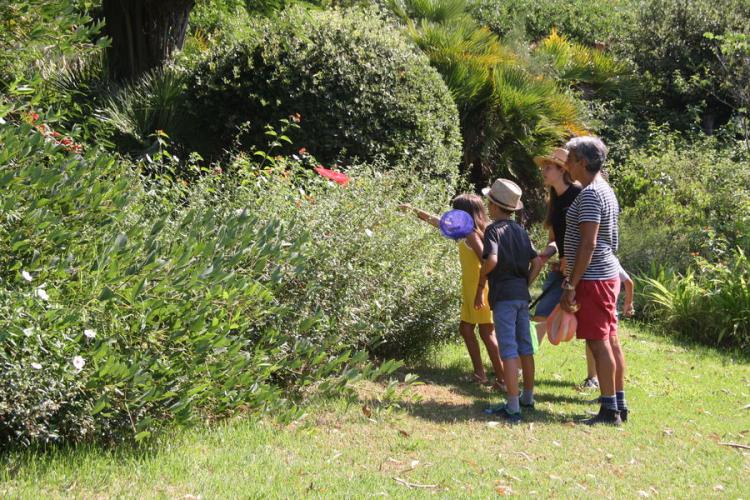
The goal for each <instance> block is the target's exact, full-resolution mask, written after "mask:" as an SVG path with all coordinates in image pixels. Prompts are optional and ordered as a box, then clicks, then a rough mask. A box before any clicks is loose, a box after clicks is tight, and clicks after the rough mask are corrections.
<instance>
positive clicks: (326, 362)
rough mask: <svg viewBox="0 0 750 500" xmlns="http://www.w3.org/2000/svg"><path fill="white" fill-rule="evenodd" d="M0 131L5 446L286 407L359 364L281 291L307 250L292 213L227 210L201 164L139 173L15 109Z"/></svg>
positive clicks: (112, 434) (339, 383)
mask: <svg viewBox="0 0 750 500" xmlns="http://www.w3.org/2000/svg"><path fill="white" fill-rule="evenodd" d="M0 143H2V144H3V145H4V146H3V148H2V150H0V190H2V192H3V198H2V205H3V210H2V218H1V219H0V278H1V283H2V285H1V286H0V443H1V444H2V446H6V445H7V444H9V443H10V444H30V443H44V442H61V441H66V442H75V441H82V440H91V439H120V438H122V437H127V436H130V437H131V438H132V437H136V438H143V437H145V436H147V435H148V434H149V433H150V432H152V431H153V430H154V429H157V428H158V427H159V426H160V425H162V424H163V423H166V422H169V421H177V422H190V421H192V420H193V419H195V418H203V417H205V416H221V415H226V414H230V413H231V412H233V411H234V410H236V409H237V408H238V407H244V408H248V409H252V410H256V411H257V410H263V409H268V408H278V407H286V408H290V407H293V405H292V404H290V401H294V400H295V398H296V395H297V394H298V393H299V391H300V390H301V389H303V388H305V387H306V386H308V385H309V384H311V383H312V382H315V383H316V385H319V386H320V384H322V387H328V388H329V389H337V390H338V389H339V388H341V387H343V386H344V385H345V384H346V381H347V380H350V379H351V378H352V377H354V376H356V375H357V373H358V371H357V370H358V368H359V367H362V366H363V365H362V362H363V360H364V359H365V357H366V356H364V357H363V355H364V353H362V354H360V355H355V354H354V351H353V350H352V349H351V346H352V344H353V342H351V341H349V340H348V337H346V335H347V332H346V331H341V332H339V331H338V330H335V329H332V328H329V327H328V323H327V322H326V321H325V318H324V317H321V316H318V315H316V314H310V315H306V316H300V315H299V314H298V311H296V310H294V309H292V310H289V309H288V308H286V307H285V306H284V304H283V303H282V302H280V301H279V300H278V297H280V296H284V295H286V294H287V293H288V292H287V291H286V290H285V289H284V288H283V286H282V284H283V283H284V282H285V281H286V280H287V278H286V277H287V276H289V275H296V274H298V273H300V272H302V270H303V269H304V265H305V262H306V260H308V252H309V251H310V250H311V247H310V245H309V244H308V243H307V236H306V230H305V227H301V228H300V227H297V228H294V229H293V228H292V226H293V225H294V224H297V225H301V226H304V224H303V223H302V222H301V221H299V220H295V219H292V220H289V221H287V222H280V221H279V219H278V218H276V217H269V218H267V219H266V220H264V221H260V220H258V218H257V217H255V216H254V215H253V214H252V213H249V212H247V211H239V212H234V211H232V210H231V209H230V208H229V207H228V206H226V205H225V204H222V203H221V202H220V198H219V197H220V196H221V193H222V191H221V190H220V189H217V188H218V187H219V186H218V185H214V184H213V183H214V182H218V181H214V179H207V180H205V181H204V183H203V184H201V185H197V186H195V187H183V185H182V184H176V185H171V184H169V185H164V184H162V183H152V184H151V185H149V186H146V188H143V187H142V185H141V180H140V179H139V177H138V176H137V175H136V174H135V172H134V170H133V167H132V166H131V165H129V164H126V163H120V162H118V161H115V159H114V158H111V157H109V156H107V155H106V154H102V153H101V152H99V151H96V150H90V149H88V148H85V149H84V150H83V151H82V156H79V155H76V154H75V153H74V152H68V151H67V150H66V147H65V145H64V144H62V145H60V144H58V143H56V142H55V141H54V140H52V139H50V138H45V137H44V136H43V135H42V134H41V133H39V132H38V130H35V129H34V128H33V127H31V126H30V125H28V124H26V123H23V122H21V123H17V124H6V125H3V126H2V127H0ZM154 160H155V161H157V159H156V158H155V159H154ZM187 200H189V202H187ZM339 333H341V336H339Z"/></svg>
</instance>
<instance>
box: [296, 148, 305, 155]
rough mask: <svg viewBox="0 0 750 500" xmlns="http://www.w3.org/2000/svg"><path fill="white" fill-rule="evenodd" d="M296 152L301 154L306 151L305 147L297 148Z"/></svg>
mask: <svg viewBox="0 0 750 500" xmlns="http://www.w3.org/2000/svg"><path fill="white" fill-rule="evenodd" d="M297 152H298V153H299V154H301V155H303V154H305V153H307V149H305V148H299V151H297Z"/></svg>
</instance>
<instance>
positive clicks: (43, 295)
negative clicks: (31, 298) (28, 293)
mask: <svg viewBox="0 0 750 500" xmlns="http://www.w3.org/2000/svg"><path fill="white" fill-rule="evenodd" d="M34 294H35V295H36V296H37V297H39V298H40V299H42V300H49V295H47V292H46V290H45V289H44V288H42V287H39V288H37V289H36V290H34Z"/></svg>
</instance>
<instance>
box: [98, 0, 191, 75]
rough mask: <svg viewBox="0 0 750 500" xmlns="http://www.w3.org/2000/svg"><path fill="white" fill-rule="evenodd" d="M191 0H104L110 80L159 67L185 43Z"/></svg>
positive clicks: (139, 73)
mask: <svg viewBox="0 0 750 500" xmlns="http://www.w3.org/2000/svg"><path fill="white" fill-rule="evenodd" d="M194 5H195V0H104V1H103V3H102V10H103V13H104V18H105V21H106V33H107V34H108V35H109V37H110V38H111V39H112V46H111V47H110V48H109V51H108V56H109V57H108V59H109V61H108V62H109V75H110V77H111V78H112V79H113V80H116V81H123V80H132V79H135V78H137V77H138V76H140V75H142V74H143V73H144V72H146V71H148V70H150V69H152V68H156V67H158V66H161V65H162V64H163V63H164V61H166V60H167V59H168V58H169V57H170V56H171V55H172V52H173V51H174V50H175V49H180V48H181V47H182V44H183V42H184V41H185V33H186V31H187V25H188V17H189V16H190V11H191V10H192V8H193V6H194Z"/></svg>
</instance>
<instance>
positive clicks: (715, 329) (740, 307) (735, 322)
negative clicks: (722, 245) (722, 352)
mask: <svg viewBox="0 0 750 500" xmlns="http://www.w3.org/2000/svg"><path fill="white" fill-rule="evenodd" d="M643 284H644V285H645V287H644V290H643V292H642V296H644V297H645V298H646V300H647V304H646V311H647V312H648V313H649V315H650V318H651V319H652V320H654V321H656V322H659V323H661V324H662V325H664V326H666V327H667V328H668V329H669V330H670V331H673V332H676V333H677V334H678V335H681V336H683V337H686V338H690V339H692V340H696V341H699V342H702V343H705V344H708V345H712V346H716V347H721V346H727V347H738V348H740V349H742V350H745V352H746V351H747V349H748V348H750V261H748V258H747V256H746V255H745V253H744V252H742V250H739V249H735V250H734V251H732V253H731V255H730V256H728V258H727V259H726V263H710V262H708V261H706V260H705V259H700V258H699V259H696V262H695V263H694V265H693V266H691V267H690V269H689V270H688V271H687V272H686V273H673V272H668V271H665V270H664V269H662V270H661V271H660V272H658V273H657V274H656V276H654V277H651V278H646V279H644V280H643Z"/></svg>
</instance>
